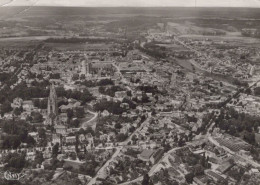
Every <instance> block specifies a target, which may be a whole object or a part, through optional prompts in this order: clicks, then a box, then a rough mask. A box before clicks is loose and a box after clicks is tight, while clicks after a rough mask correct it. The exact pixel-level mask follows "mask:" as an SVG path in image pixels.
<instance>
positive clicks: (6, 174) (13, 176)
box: [4, 171, 25, 181]
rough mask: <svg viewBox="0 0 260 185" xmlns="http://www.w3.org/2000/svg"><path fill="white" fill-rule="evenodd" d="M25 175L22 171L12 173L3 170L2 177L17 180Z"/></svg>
mask: <svg viewBox="0 0 260 185" xmlns="http://www.w3.org/2000/svg"><path fill="white" fill-rule="evenodd" d="M24 176H25V174H24V173H12V172H9V171H6V172H4V177H5V179H6V180H12V181H14V180H17V181H19V180H20V179H21V178H23V177H24Z"/></svg>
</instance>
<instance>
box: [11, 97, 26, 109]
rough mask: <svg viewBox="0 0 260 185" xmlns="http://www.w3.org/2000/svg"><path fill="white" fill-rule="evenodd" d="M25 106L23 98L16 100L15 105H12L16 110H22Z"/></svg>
mask: <svg viewBox="0 0 260 185" xmlns="http://www.w3.org/2000/svg"><path fill="white" fill-rule="evenodd" d="M22 105H23V99H21V98H15V99H14V100H13V103H11V107H12V108H13V109H14V108H20V107H22Z"/></svg>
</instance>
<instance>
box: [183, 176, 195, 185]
mask: <svg viewBox="0 0 260 185" xmlns="http://www.w3.org/2000/svg"><path fill="white" fill-rule="evenodd" d="M193 178H194V174H193V173H188V174H187V175H185V179H186V181H187V183H189V184H191V183H192V182H193Z"/></svg>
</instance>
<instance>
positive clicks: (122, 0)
mask: <svg viewBox="0 0 260 185" xmlns="http://www.w3.org/2000/svg"><path fill="white" fill-rule="evenodd" d="M195 4H196V6H197V7H258V8H260V0H0V6H31V5H34V6H85V7H118V6H129V7H157V6H159V7H167V6H180V7H194V6H195Z"/></svg>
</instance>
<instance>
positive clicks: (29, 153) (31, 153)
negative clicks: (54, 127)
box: [25, 152, 36, 161]
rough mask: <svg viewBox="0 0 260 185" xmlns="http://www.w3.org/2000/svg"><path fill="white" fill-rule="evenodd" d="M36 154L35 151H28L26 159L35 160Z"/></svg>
mask: <svg viewBox="0 0 260 185" xmlns="http://www.w3.org/2000/svg"><path fill="white" fill-rule="evenodd" d="M35 155H36V154H35V152H27V153H26V156H25V159H26V160H29V161H33V160H34V159H35Z"/></svg>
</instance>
